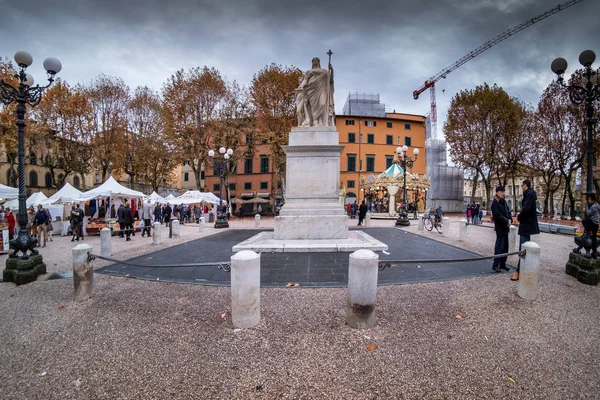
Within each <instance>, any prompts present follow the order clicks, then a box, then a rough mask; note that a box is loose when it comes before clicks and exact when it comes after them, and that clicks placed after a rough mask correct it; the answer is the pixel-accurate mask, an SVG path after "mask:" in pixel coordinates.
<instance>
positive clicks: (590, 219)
mask: <svg viewBox="0 0 600 400" xmlns="http://www.w3.org/2000/svg"><path fill="white" fill-rule="evenodd" d="M585 200H586V204H585V213H584V215H583V221H581V223H582V224H583V228H584V229H585V230H586V231H588V232H590V233H591V235H592V258H597V257H598V250H597V247H598V244H597V238H596V234H597V233H598V224H599V223H600V205H598V203H596V193H588V194H587V195H586V197H585Z"/></svg>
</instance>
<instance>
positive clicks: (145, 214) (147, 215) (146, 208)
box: [142, 199, 152, 237]
mask: <svg viewBox="0 0 600 400" xmlns="http://www.w3.org/2000/svg"><path fill="white" fill-rule="evenodd" d="M142 219H143V220H144V230H143V231H142V237H144V236H145V234H146V233H148V237H150V225H151V224H152V204H150V199H148V200H146V202H145V203H144V205H143V206H142Z"/></svg>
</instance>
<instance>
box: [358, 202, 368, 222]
mask: <svg viewBox="0 0 600 400" xmlns="http://www.w3.org/2000/svg"><path fill="white" fill-rule="evenodd" d="M367 210H368V207H367V203H365V201H364V200H363V201H362V203H360V207H359V208H358V226H361V225H362V223H363V221H364V219H365V217H366V216H367Z"/></svg>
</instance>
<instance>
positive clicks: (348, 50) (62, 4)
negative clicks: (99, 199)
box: [0, 0, 600, 134]
mask: <svg viewBox="0 0 600 400" xmlns="http://www.w3.org/2000/svg"><path fill="white" fill-rule="evenodd" d="M564 2H565V1H564V0H563V1H562V3H564ZM339 3H340V4H342V5H343V7H342V6H340V5H338V4H337V2H331V1H314V0H305V1H303V2H297V3H292V2H283V1H272V0H262V1H251V0H249V1H222V2H214V1H195V2H193V1H182V0H174V1H171V2H169V3H163V2H160V1H157V0H151V1H145V2H144V1H137V0H134V1H121V2H116V1H114V0H106V1H97V2H94V1H84V0H83V1H75V0H65V1H56V0H49V1H37V0H35V1H30V2H28V3H27V4H28V7H27V8H25V7H24V5H23V4H24V3H22V2H18V1H16V0H0V10H1V11H2V12H1V13H0V37H1V38H2V41H1V42H0V57H8V58H9V59H10V60H12V58H13V55H14V53H15V52H16V51H18V50H25V51H28V52H29V53H31V54H32V56H33V58H34V64H33V65H32V66H31V67H30V68H29V72H31V73H32V74H33V75H34V77H35V79H36V83H40V84H43V83H44V81H45V73H44V72H43V67H42V61H43V60H44V59H45V58H46V57H56V58H58V59H60V60H61V62H62V64H63V70H62V71H61V73H60V74H59V76H60V77H61V78H62V79H64V80H66V81H67V82H68V83H69V84H71V85H74V84H77V83H84V84H89V83H90V81H91V80H92V79H93V78H95V77H96V76H98V75H99V74H101V73H104V74H107V75H111V76H118V77H121V78H123V80H124V81H125V82H126V83H127V84H128V86H129V88H130V89H131V90H132V91H133V89H135V87H137V86H149V87H151V88H152V89H154V90H156V91H160V90H161V88H162V84H163V83H164V82H166V80H167V79H168V78H169V77H170V76H171V75H172V74H173V73H174V72H175V71H177V70H179V69H182V68H183V69H185V70H187V69H189V68H193V67H198V66H200V67H201V66H204V65H206V66H208V67H215V68H217V69H218V70H219V71H220V72H221V74H222V75H223V76H224V77H226V79H228V80H236V81H238V82H239V83H241V84H243V85H246V86H248V85H249V84H250V82H251V80H252V76H253V75H254V74H255V73H257V72H258V71H259V70H261V69H262V68H264V67H265V66H266V65H268V64H271V63H273V62H274V63H277V64H282V65H294V66H296V67H298V68H300V69H301V70H303V71H304V70H306V69H308V68H310V60H311V59H312V57H315V56H318V57H320V58H321V60H322V65H323V66H324V67H325V66H326V65H327V64H326V60H327V55H326V52H327V50H329V49H331V50H332V51H333V56H332V65H333V68H334V69H335V74H336V75H335V89H336V92H335V102H336V112H337V113H339V114H341V112H342V107H343V105H344V102H345V100H346V97H347V95H348V93H349V92H365V93H380V95H381V102H382V103H385V104H386V105H387V106H388V108H389V110H390V111H391V110H396V111H397V112H403V113H411V114H419V115H425V114H427V113H429V92H428V91H425V92H424V93H423V94H422V95H421V97H420V98H419V100H417V101H415V100H414V99H413V96H412V92H413V91H414V90H416V89H418V88H420V87H421V86H422V85H423V83H424V81H425V80H427V79H428V78H429V77H431V76H433V75H435V74H437V73H438V72H440V71H441V70H442V69H444V68H446V67H448V66H449V65H451V64H452V63H454V62H455V61H457V60H458V59H460V58H462V57H463V56H464V55H466V54H467V53H468V52H470V51H471V50H473V49H475V48H476V47H478V46H480V45H481V44H483V43H484V42H486V41H488V40H490V39H492V38H494V37H495V36H497V35H498V34H500V33H501V32H503V31H505V30H507V29H509V28H511V27H514V26H515V25H518V24H520V23H522V22H524V21H525V20H527V19H530V18H533V17H535V16H537V15H538V14H541V13H543V12H545V11H547V10H549V9H550V8H553V7H555V6H557V5H558V4H560V3H561V1H542V0H521V1H520V0H498V1H494V0H464V1H450V0H445V1H435V0H424V1H418V2H410V1H396V2H391V1H372V2H366V1H361V0H351V1H344V2H339ZM599 3H600V1H598V0H584V1H583V2H581V3H578V4H575V5H573V6H572V7H570V8H567V9H565V10H563V11H561V12H559V13H557V14H555V15H553V16H550V17H548V18H546V19H544V20H542V21H540V22H538V23H536V24H533V25H532V26H530V27H529V28H527V29H526V30H524V31H521V32H520V33H518V34H517V35H515V36H514V37H511V38H509V39H507V40H505V41H504V42H502V43H500V44H497V45H496V46H495V47H493V48H491V49H490V50H488V51H486V52H485V53H483V54H481V55H480V56H478V57H477V58H475V59H474V60H472V61H469V62H468V63H467V64H465V65H464V66H462V67H461V68H459V69H457V70H456V71H454V72H453V73H451V74H449V75H448V77H447V79H443V80H440V81H439V82H438V84H437V85H436V91H437V108H438V132H439V133H440V134H441V132H442V126H443V122H444V121H445V116H446V112H447V109H448V106H449V103H450V100H451V99H452V97H453V96H454V95H455V94H456V93H458V92H459V91H460V90H463V89H473V88H475V87H476V86H477V85H481V84H483V83H484V82H487V83H489V84H490V85H491V84H494V83H496V84H498V85H499V86H501V87H503V88H504V89H505V90H506V91H507V92H508V93H509V94H510V95H512V96H515V97H518V98H520V99H522V100H523V101H525V102H527V103H531V104H534V105H535V104H537V101H538V99H539V97H540V95H541V94H542V92H543V90H544V89H545V87H546V86H547V85H548V84H549V83H550V82H551V81H552V80H553V79H554V75H553V73H552V72H551V71H550V63H551V62H552V60H553V59H554V58H556V57H564V58H566V59H567V61H568V62H569V68H568V70H567V73H568V74H570V73H572V72H573V71H575V70H576V69H577V68H578V67H579V62H578V56H579V54H580V53H581V51H583V50H586V49H591V50H593V51H595V52H596V53H597V54H598V57H599V58H600V46H598V37H600V23H598V22H597V13H598V9H599V6H600V4H599ZM573 27H575V29H573ZM323 61H324V62H323ZM599 64H600V63H599V61H596V62H595V63H594V66H595V67H596V68H597V67H598V65H599Z"/></svg>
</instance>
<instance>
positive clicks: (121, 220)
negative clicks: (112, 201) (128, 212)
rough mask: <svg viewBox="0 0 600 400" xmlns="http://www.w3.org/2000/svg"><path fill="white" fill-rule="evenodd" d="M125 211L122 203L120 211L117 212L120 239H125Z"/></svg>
mask: <svg viewBox="0 0 600 400" xmlns="http://www.w3.org/2000/svg"><path fill="white" fill-rule="evenodd" d="M124 210H125V206H124V205H123V203H121V205H120V206H119V209H118V210H117V219H118V221H119V237H120V238H121V239H123V230H124V229H125V219H124V217H123V212H124Z"/></svg>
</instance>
